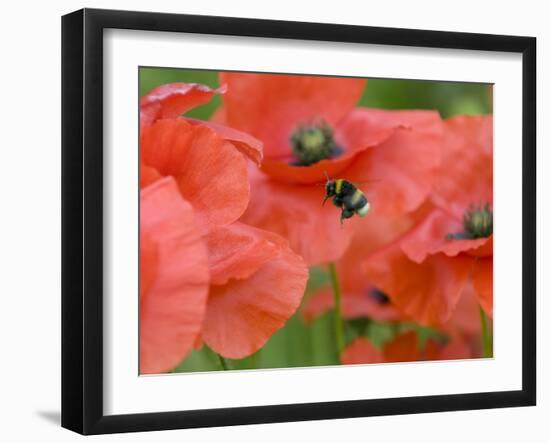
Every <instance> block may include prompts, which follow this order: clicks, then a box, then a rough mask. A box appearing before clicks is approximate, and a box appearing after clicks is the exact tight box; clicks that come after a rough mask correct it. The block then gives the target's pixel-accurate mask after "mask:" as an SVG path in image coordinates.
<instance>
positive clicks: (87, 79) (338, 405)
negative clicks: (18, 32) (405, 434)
mask: <svg viewBox="0 0 550 443" xmlns="http://www.w3.org/2000/svg"><path fill="white" fill-rule="evenodd" d="M108 28H118V29H132V30H148V31H171V32H179V33H182V32H184V33H198V34H217V35H228V36H249V37H271V38H281V39H301V40H316V41H334V42H353V43H369V44H378V45H398V46H415V47H431V48H455V49H470V50H481V51H500V52H510V53H520V54H522V63H523V109H522V111H523V121H522V128H523V146H522V152H523V165H522V166H523V190H522V192H523V207H522V211H523V214H522V217H523V257H522V260H523V268H522V285H523V293H522V309H523V311H522V358H523V361H522V389H521V390H517V391H506V392H478V393H471V394H457V395H435V396H418V397H402V398H391V399H372V400H357V401H336V402H324V403H307V404H288V405H268V406H261V407H237V408H224V409H208V410H191V411H177V412H173V411H171V412H159V413H141V414H130V415H110V416H106V415H104V413H103V407H102V405H103V333H102V331H103V298H102V291H103V197H102V196H103V147H102V138H103V111H102V109H103V86H102V85H103V38H102V37H103V31H104V30H105V29H108ZM535 64H536V39H535V38H533V37H516V36H503V35H485V34H471V33H456V32H440V31H423V30H412V29H390V28H376V27H366V26H348V25H338V24H319V23H300V22H286V21H285V22H282V21H274V20H256V19H244V18H230V17H210V16H195V15H179V14H160V13H149V12H128V11H110V10H97V9H83V10H79V11H76V12H73V13H71V14H68V15H65V16H63V18H62V426H63V427H65V428H68V429H71V430H73V431H76V432H79V433H82V434H103V433H115V432H132V431H151V430H161V429H178V428H194V427H212V426H229V425H240V424H255V423H273V422H285V421H287V422H288V421H301V420H319V419H330V418H347V417H363V416H381V415H391V414H412V413H423V412H436V411H457V410H467V409H486V408H502V407H514V406H529V405H535V402H536V337H535V332H536V315H535V309H536V306H535V304H536V266H535V265H536V142H535V140H536V136H535V133H536V101H535V100H536V97H535V93H536V90H535V84H536V69H535Z"/></svg>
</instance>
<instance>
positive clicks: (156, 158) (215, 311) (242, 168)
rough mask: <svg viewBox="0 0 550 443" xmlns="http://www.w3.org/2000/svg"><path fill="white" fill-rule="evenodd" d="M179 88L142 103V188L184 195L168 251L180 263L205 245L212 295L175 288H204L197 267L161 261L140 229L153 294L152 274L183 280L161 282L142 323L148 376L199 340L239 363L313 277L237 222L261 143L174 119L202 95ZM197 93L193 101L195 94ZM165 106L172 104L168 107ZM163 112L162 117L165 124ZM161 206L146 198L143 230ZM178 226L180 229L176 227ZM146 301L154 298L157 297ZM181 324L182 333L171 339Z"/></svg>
mask: <svg viewBox="0 0 550 443" xmlns="http://www.w3.org/2000/svg"><path fill="white" fill-rule="evenodd" d="M168 90H170V88H168ZM177 90H178V91H179V92H178V94H176V95H177V100H176V99H174V98H173V97H172V95H170V94H164V95H163V94H153V96H154V97H160V98H159V99H158V100H160V104H159V103H156V102H155V103H156V104H155V106H152V105H151V102H154V100H153V99H150V100H148V101H145V103H146V105H147V106H149V107H151V109H153V111H154V112H153V111H151V109H149V108H147V107H146V110H147V112H146V116H145V117H144V116H142V121H145V124H144V126H145V127H144V128H143V129H142V131H141V146H140V152H141V159H140V160H141V171H140V176H141V177H140V185H141V186H142V191H141V192H142V195H143V194H146V193H148V192H150V189H155V188H157V187H159V186H160V185H159V184H163V183H166V182H169V183H170V185H171V188H172V189H171V197H172V198H173V200H177V199H176V198H175V196H174V190H175V189H177V191H176V192H175V193H176V194H177V195H178V197H179V199H180V200H179V202H180V203H179V205H180V206H181V205H182V204H183V205H185V208H186V211H187V212H188V213H189V217H188V218H186V219H183V218H182V217H180V219H177V218H175V219H174V220H172V221H170V220H169V221H166V223H165V224H164V225H163V226H162V227H161V228H159V230H160V232H159V235H160V236H161V238H162V239H166V240H167V241H173V243H171V244H170V247H171V248H172V249H171V250H173V251H174V254H179V255H176V258H179V257H183V258H185V257H188V254H189V253H190V252H189V251H191V252H193V251H196V249H197V248H199V247H200V248H202V249H201V250H202V251H203V257H202V262H201V263H202V265H203V267H204V269H206V280H205V282H204V286H205V288H206V289H204V288H202V287H201V289H202V290H203V292H204V295H203V299H201V300H202V303H198V301H196V299H198V296H196V297H195V299H193V298H188V297H187V293H186V291H183V290H182V291H179V292H177V293H175V292H174V289H173V288H176V287H177V288H180V287H181V288H184V289H185V288H188V287H191V288H192V289H197V290H198V288H194V286H193V285H194V284H195V283H194V282H195V281H196V279H197V278H198V276H199V275H201V274H198V275H197V276H195V275H194V274H193V270H194V269H195V268H193V267H192V266H190V268H189V269H184V270H183V271H182V270H181V269H180V268H179V267H178V265H181V264H183V263H184V260H182V261H180V262H177V261H174V262H172V261H170V260H169V259H166V260H162V261H161V260H160V258H157V255H158V251H157V250H158V247H156V246H154V244H153V245H152V246H149V245H150V243H151V242H150V241H149V239H148V237H147V235H148V234H147V235H146V233H145V232H144V231H143V230H142V235H141V242H142V245H143V246H142V247H143V248H145V249H144V250H143V252H142V260H141V275H142V287H143V288H145V289H147V288H149V287H150V283H149V282H150V281H153V280H154V277H155V276H156V278H160V277H158V276H164V275H165V274H168V276H169V277H170V276H172V275H174V276H175V277H178V278H179V279H178V280H177V282H173V281H171V280H168V282H167V283H166V284H165V285H164V286H162V285H161V286H158V295H157V296H156V297H155V298H154V300H156V301H157V302H156V304H153V305H152V307H151V308H149V309H148V310H143V313H144V315H145V313H148V312H150V311H152V312H153V313H155V315H153V316H152V317H150V319H149V320H147V321H145V322H143V318H144V317H143V316H142V318H141V319H142V325H141V335H142V343H143V344H146V343H149V342H150V343H153V344H152V345H151V346H148V347H147V348H144V347H142V349H141V352H142V356H143V355H144V354H143V353H144V352H145V353H146V355H147V357H146V359H145V360H144V361H145V363H143V362H142V363H141V370H142V373H148V372H159V371H163V370H167V369H171V368H172V367H173V366H175V364H177V363H178V362H179V361H180V360H181V359H183V358H184V357H185V355H186V353H187V352H188V351H189V350H190V349H191V346H192V345H193V344H196V343H197V341H199V342H200V341H201V339H202V340H204V342H206V343H207V344H208V345H209V346H210V347H211V348H212V349H213V350H214V351H216V352H218V353H219V354H221V355H223V356H224V357H229V358H241V357H244V356H247V355H250V354H251V353H253V352H255V351H257V350H258V349H259V348H260V347H261V346H263V344H264V343H265V342H266V340H267V339H268V338H269V337H270V336H271V335H272V334H273V333H274V332H275V331H276V330H278V329H279V328H281V327H282V326H283V325H284V323H285V322H286V320H287V319H288V318H289V317H290V316H291V315H292V314H293V313H294V311H295V310H296V309H297V307H298V305H299V303H300V301H301V298H302V296H303V292H304V289H305V284H306V281H307V278H308V272H307V268H306V266H305V264H304V263H303V260H302V259H301V258H300V257H299V256H297V255H296V254H295V253H293V252H292V251H291V250H290V248H289V246H288V242H287V241H286V240H284V239H282V238H280V237H279V236H277V235H275V234H272V233H268V232H266V231H262V230H260V229H257V228H254V227H251V226H248V225H245V224H242V223H238V222H236V221H237V219H238V218H239V217H240V215H241V214H242V212H243V211H244V210H245V208H246V206H247V204H248V197H249V183H248V177H247V166H246V160H247V159H251V160H253V161H258V159H259V158H261V151H259V146H260V145H259V142H257V141H254V140H255V139H253V138H252V137H250V136H248V135H246V134H242V133H240V132H239V131H234V130H231V129H228V128H224V127H223V126H220V125H210V124H202V123H200V122H198V121H192V120H189V119H185V118H181V117H177V116H178V115H179V113H180V111H181V109H188V107H189V106H190V99H189V97H186V96H185V94H184V93H183V92H182V91H191V92H190V93H192V94H196V92H197V90H196V88H185V85H180V86H178V88H177ZM199 92H200V94H199V95H198V97H199V98H200V100H203V99H204V94H205V90H204V89H202V88H201V89H200V90H199ZM182 94H183V96H182ZM193 97H194V98H192V100H195V103H196V101H197V100H198V99H197V96H196V95H193ZM166 100H168V101H170V100H173V101H174V103H172V102H170V104H169V106H168V105H166V103H165V102H164V101H166ZM151 115H152V116H153V117H151ZM159 116H160V117H163V118H160V119H158V117H159ZM164 117H167V118H164ZM155 119H156V120H155ZM166 201H167V202H168V199H166ZM182 202H183V203H182ZM161 209H162V208H161ZM164 209H165V212H166V214H167V216H168V215H170V214H171V211H172V206H170V204H166V207H165V208H164ZM156 210H157V207H156V206H154V205H151V207H150V208H148V210H147V212H144V209H143V202H142V211H141V215H140V218H141V224H142V225H143V224H144V223H146V220H145V221H144V218H145V217H150V218H151V219H155V217H157V215H156V214H155V211H156ZM173 210H174V211H175V214H174V216H177V210H178V203H177V202H176V203H173ZM178 220H179V221H178ZM179 222H181V223H182V226H181V227H179V225H177V223H179ZM173 223H176V226H173ZM177 227H179V229H182V230H184V232H187V231H185V229H187V230H189V231H192V232H194V233H195V237H196V238H195V237H193V241H194V242H195V240H196V241H198V245H199V246H197V248H194V247H193V246H194V244H195V243H190V242H186V241H184V240H185V239H182V240H181V241H178V238H177V237H175V236H173V235H172V231H170V229H172V228H173V229H176V228H177ZM177 232H178V231H176V233H177ZM188 248H189V251H188V250H187V249H188ZM159 257H160V256H159ZM189 260H190V263H191V262H192V261H191V259H189ZM201 281H202V280H201ZM154 288H157V286H154ZM203 292H201V294H203ZM206 294H207V295H208V297H207V298H206ZM145 299H146V300H150V299H151V300H153V299H152V298H151V297H150V296H147V297H145ZM167 299H168V302H165V300H167ZM193 300H195V301H193ZM188 303H189V305H188ZM199 305H200V306H199ZM142 306H143V303H142ZM178 306H184V307H185V308H186V309H187V311H186V312H183V313H181V314H179V313H178V312H177V311H176V310H170V309H171V308H174V307H178ZM188 313H192V315H191V314H188ZM171 315H172V317H170V316H171ZM174 323H177V324H178V328H179V329H174V330H173V332H172V335H170V330H172V329H171V327H172V325H173V324H174ZM157 331H161V332H162V331H165V333H166V334H167V335H166V337H167V340H170V342H169V343H166V344H164V345H162V344H161V341H162V335H161V332H157ZM178 331H179V332H178ZM163 333H164V332H163ZM148 334H149V335H152V336H153V337H154V339H155V340H154V341H149V342H148V341H145V342H144V341H143V337H144V336H147V335H148Z"/></svg>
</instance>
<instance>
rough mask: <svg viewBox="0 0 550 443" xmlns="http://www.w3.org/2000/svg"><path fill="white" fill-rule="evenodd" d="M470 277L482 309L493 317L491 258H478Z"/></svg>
mask: <svg viewBox="0 0 550 443" xmlns="http://www.w3.org/2000/svg"><path fill="white" fill-rule="evenodd" d="M472 279H473V281H474V288H475V290H476V293H477V296H478V299H479V303H480V304H481V306H482V307H483V310H484V311H485V312H486V313H487V315H489V316H490V317H493V258H492V257H489V258H484V259H478V260H477V261H476V264H475V266H474V270H473V274H472Z"/></svg>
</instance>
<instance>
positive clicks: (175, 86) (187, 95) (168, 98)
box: [139, 83, 225, 131]
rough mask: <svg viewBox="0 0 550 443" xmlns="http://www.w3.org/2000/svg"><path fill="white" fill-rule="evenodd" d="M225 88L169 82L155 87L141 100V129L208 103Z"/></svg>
mask: <svg viewBox="0 0 550 443" xmlns="http://www.w3.org/2000/svg"><path fill="white" fill-rule="evenodd" d="M223 92H225V88H223V87H222V88H218V89H211V88H209V87H208V86H206V85H199V84H196V83H169V84H166V85H162V86H159V87H157V88H154V89H153V90H152V91H151V92H149V93H148V94H147V95H145V96H143V97H142V98H141V100H140V102H139V120H140V131H143V130H144V129H146V128H148V127H149V126H151V125H152V124H153V123H154V122H155V121H156V120H159V119H161V118H173V117H178V116H180V115H182V114H184V113H185V112H187V111H189V110H191V109H193V108H194V107H196V106H199V105H202V104H205V103H208V102H209V101H210V99H211V98H212V96H213V95H214V94H215V93H223Z"/></svg>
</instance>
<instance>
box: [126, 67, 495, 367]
mask: <svg viewBox="0 0 550 443" xmlns="http://www.w3.org/2000/svg"><path fill="white" fill-rule="evenodd" d="M136 94H137V91H136ZM139 104H140V110H139V120H140V146H139V152H140V184H139V186H140V190H139V194H140V195H139V198H140V293H139V331H140V336H139V340H140V344H139V346H140V350H139V358H140V361H139V368H140V374H142V375H146V374H165V373H189V372H205V371H234V370H253V369H267V368H296V367H311V366H338V365H351V364H385V363H388V364H390V363H399V362H418V361H434V360H453V359H460V360H466V359H477V358H492V357H493V349H492V343H493V333H492V322H493V223H494V222H493V118H492V85H490V84H480V83H461V82H445V81H432V80H429V81H428V80H406V79H381V78H368V79H366V78H350V77H330V76H314V75H293V74H278V73H276V74H273V73H250V72H224V71H213V70H208V71H200V70H193V69H175V68H161V67H141V68H140V69H139Z"/></svg>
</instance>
